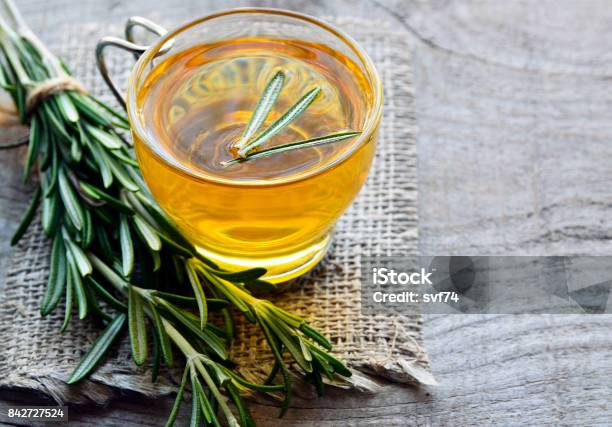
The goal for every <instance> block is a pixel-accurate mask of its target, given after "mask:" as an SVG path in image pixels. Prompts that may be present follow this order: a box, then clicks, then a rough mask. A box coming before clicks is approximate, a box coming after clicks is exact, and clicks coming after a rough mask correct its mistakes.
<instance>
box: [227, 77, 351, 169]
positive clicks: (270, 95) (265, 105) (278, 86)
mask: <svg viewBox="0 0 612 427" xmlns="http://www.w3.org/2000/svg"><path fill="white" fill-rule="evenodd" d="M284 83H285V74H284V73H283V72H282V71H278V72H277V73H276V74H275V75H274V76H273V77H272V79H271V80H270V81H269V82H268V84H267V85H266V88H265V89H264V91H263V93H262V95H261V98H260V99H259V101H258V102H257V106H256V107H255V111H253V114H252V115H251V119H250V120H249V123H248V124H247V126H246V128H245V130H244V132H243V134H242V136H241V137H240V140H238V141H237V142H236V143H235V144H234V148H237V149H238V157H237V158H235V159H231V160H228V161H225V162H223V163H222V164H223V165H224V166H230V165H233V164H236V163H242V162H245V161H247V160H254V159H259V158H262V157H268V156H272V155H274V154H279V153H284V152H286V151H291V150H298V149H303V148H309V147H316V146H318V145H323V144H331V143H334V142H339V141H344V140H345V139H349V138H353V137H354V136H357V135H360V134H361V132H355V131H347V132H339V133H334V134H331V135H325V136H320V137H315V138H309V139H305V140H301V141H295V142H290V143H287V144H282V145H277V146H273V147H270V148H266V149H263V150H258V151H254V150H256V149H257V147H259V146H260V145H262V144H264V143H266V142H268V141H269V140H270V139H271V138H272V137H274V136H275V135H276V134H278V133H279V132H281V131H282V130H283V129H284V128H286V127H287V126H289V125H290V124H291V123H293V122H294V121H295V120H297V119H298V118H299V117H300V116H301V115H302V113H304V111H306V110H307V109H308V107H310V105H311V104H312V103H313V102H314V101H315V100H316V98H317V97H318V96H319V94H320V93H321V89H320V88H319V87H315V88H314V89H312V90H310V91H308V92H307V93H306V94H305V95H304V96H302V98H300V100H299V101H297V102H296V103H295V104H294V105H293V106H291V107H290V108H289V109H288V110H287V111H286V112H285V113H284V114H283V115H282V116H281V117H280V118H279V119H278V120H276V121H275V122H274V123H272V124H271V125H270V126H268V127H267V128H266V129H265V130H263V131H262V132H261V133H260V134H259V135H257V136H256V137H254V138H253V136H254V135H255V133H256V132H257V130H258V129H259V128H260V127H261V125H263V123H264V122H265V120H266V118H267V117H268V115H269V114H270V111H272V108H273V107H274V104H275V103H276V100H277V99H278V96H279V94H280V92H281V91H282V89H283V85H284Z"/></svg>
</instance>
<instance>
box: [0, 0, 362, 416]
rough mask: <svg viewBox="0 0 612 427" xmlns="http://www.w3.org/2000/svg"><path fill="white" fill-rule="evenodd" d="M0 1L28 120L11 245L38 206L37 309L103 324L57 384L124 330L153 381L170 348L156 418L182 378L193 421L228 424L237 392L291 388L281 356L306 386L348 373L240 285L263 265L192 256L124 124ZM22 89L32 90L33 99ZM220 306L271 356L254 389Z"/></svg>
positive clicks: (1, 76) (11, 80)
mask: <svg viewBox="0 0 612 427" xmlns="http://www.w3.org/2000/svg"><path fill="white" fill-rule="evenodd" d="M1 4H2V5H3V7H4V11H3V13H2V15H0V48H1V51H2V55H1V62H0V85H1V86H2V87H3V88H4V89H5V90H6V91H8V92H9V93H10V95H11V96H12V98H13V100H14V103H15V106H16V109H17V112H18V114H19V117H20V118H21V121H22V122H23V123H28V124H29V125H30V139H29V144H28V153H27V158H26V162H25V168H24V180H27V179H28V178H29V177H30V176H31V175H32V174H33V173H35V174H36V175H37V176H38V180H37V183H36V186H37V187H36V191H35V194H34V196H33V198H32V201H31V203H30V206H29V207H28V209H27V211H26V214H25V215H24V217H23V220H22V222H21V223H20V225H19V226H18V228H17V231H16V233H15V236H14V238H13V240H12V243H16V242H17V241H18V240H19V239H20V238H21V237H22V235H23V234H24V232H25V231H26V229H27V228H28V226H29V225H30V224H31V222H32V220H33V219H34V218H35V216H36V215H35V214H36V212H37V211H38V210H39V208H40V212H41V214H40V218H41V222H42V227H43V229H44V231H45V233H46V234H47V236H48V237H49V238H50V240H51V241H52V250H51V256H50V264H51V267H50V274H49V279H48V284H47V290H46V293H45V295H44V298H43V301H42V304H41V313H42V314H43V315H47V314H49V313H51V312H53V311H54V310H55V309H56V308H57V307H58V306H60V302H61V301H62V300H63V301H64V307H65V311H64V322H63V325H62V327H61V331H63V330H65V329H66V327H67V326H68V324H69V322H70V321H71V318H72V317H73V311H76V313H77V316H78V318H79V319H85V318H90V319H97V320H98V321H100V322H102V323H104V324H105V329H104V330H103V332H102V333H101V334H100V336H99V337H98V338H97V340H96V341H95V342H94V344H93V345H92V347H91V348H90V349H89V351H88V352H87V353H86V354H85V355H84V356H83V358H82V359H81V361H80V362H79V363H78V365H77V367H76V368H75V370H74V372H73V373H72V375H71V377H70V379H69V383H74V382H77V381H79V380H81V379H83V378H85V377H87V376H88V375H89V374H90V373H91V372H92V371H93V370H94V369H95V367H96V366H97V365H98V364H99V363H100V362H101V361H102V359H103V358H104V356H105V355H106V354H107V352H108V350H109V348H111V346H112V344H113V342H114V341H115V340H116V339H117V338H118V337H119V335H120V334H121V333H122V331H124V330H127V331H128V334H129V339H130V345H131V349H132V356H133V359H134V361H135V363H136V364H139V365H141V364H144V363H145V362H147V360H149V359H151V360H152V375H153V379H155V377H156V376H157V372H158V370H159V367H160V364H161V362H162V361H163V362H164V364H165V365H166V366H168V367H170V366H173V363H174V357H173V354H174V353H173V351H174V350H178V351H180V353H182V355H183V356H184V358H185V361H186V362H185V373H184V375H183V378H182V382H181V386H180V390H179V393H178V395H177V399H176V403H175V405H174V408H173V410H172V412H171V414H170V417H169V420H168V425H171V424H172V423H173V422H174V419H175V418H176V415H177V412H178V408H179V406H180V403H181V401H182V398H183V394H184V390H185V388H186V384H187V383H188V382H189V383H190V384H191V393H192V424H193V425H199V423H200V421H201V418H202V419H203V421H205V423H206V424H212V425H218V424H219V419H218V414H223V416H224V418H225V420H226V421H227V423H228V424H229V425H238V424H241V425H253V421H252V419H251V416H250V415H249V411H248V409H247V407H246V405H245V404H244V402H243V400H242V397H241V395H242V394H243V393H244V392H246V391H248V390H254V391H262V392H269V393H282V394H284V404H283V408H282V410H281V415H282V414H283V413H284V411H286V409H287V407H288V404H289V399H290V395H291V381H290V377H289V371H288V367H287V363H295V364H296V365H297V366H298V367H299V369H300V370H301V371H302V372H303V374H304V375H305V376H306V378H307V379H309V380H310V381H311V382H312V383H313V384H314V385H315V387H316V389H317V391H318V392H319V393H322V390H323V379H324V378H328V379H330V380H331V379H333V378H334V375H340V376H349V375H350V374H351V373H350V371H349V370H348V369H347V368H346V367H345V366H344V365H343V364H342V363H341V362H340V361H338V360H337V359H335V358H334V357H333V356H331V355H330V354H329V353H327V350H329V349H330V348H331V346H330V343H329V342H328V341H327V340H326V339H325V338H324V337H323V336H322V335H321V334H320V333H319V332H317V331H316V330H315V329H313V328H312V327H310V326H309V325H308V323H307V322H306V321H305V319H303V318H301V317H299V316H296V315H294V314H291V313H288V312H286V311H285V310H282V309H281V308H279V307H276V306H275V305H273V304H272V303H270V302H269V301H267V300H264V299H260V298H257V297H255V296H254V295H253V294H252V293H251V292H250V289H253V288H254V287H255V288H257V289H262V288H265V287H270V286H272V285H270V284H268V283H266V282H264V281H262V280H260V278H261V277H262V276H263V275H264V274H265V272H266V270H265V269H263V268H255V269H250V270H245V271H241V272H229V271H225V270H223V269H221V268H219V267H218V266H217V265H215V264H214V263H213V262H211V261H210V260H208V259H206V258H204V257H203V256H202V255H200V254H199V253H198V252H197V251H196V249H195V248H194V247H193V245H192V244H191V243H190V242H189V241H188V240H187V239H186V238H185V237H184V236H183V235H182V234H181V232H180V231H179V230H178V229H177V228H176V227H175V226H174V224H173V223H172V221H171V220H170V219H169V218H168V217H167V216H166V215H165V213H164V212H163V211H162V210H161V209H160V208H159V207H158V205H157V204H156V203H155V201H154V199H153V198H152V196H151V194H150V193H149V192H148V190H147V188H146V186H145V184H144V182H143V180H142V178H141V176H140V173H139V171H138V166H137V163H136V162H135V159H134V154H133V150H132V149H131V147H129V145H127V144H126V143H125V141H124V140H123V138H122V137H121V135H120V134H119V133H118V131H117V129H120V128H127V127H128V123H127V121H126V119H125V118H124V117H123V116H122V115H121V114H118V113H117V112H115V111H113V110H112V109H111V108H109V107H108V106H106V105H105V104H103V103H102V102H100V101H99V100H97V99H96V98H94V97H92V96H91V95H89V94H87V93H84V92H82V91H79V90H77V89H78V85H77V84H76V83H75V82H74V81H73V80H72V79H71V77H70V73H69V71H68V70H67V68H66V67H65V66H64V65H63V64H62V63H61V62H60V60H59V59H57V58H56V57H55V56H53V55H52V54H51V53H50V52H49V51H48V49H47V48H46V47H45V46H44V45H43V44H42V43H41V42H40V40H39V39H38V38H36V36H35V35H34V34H33V33H32V32H31V31H30V30H29V28H28V27H27V26H26V25H25V23H24V22H23V19H22V18H21V16H20V15H19V13H18V11H17V10H16V8H15V6H14V4H13V3H12V1H11V0H2V2H1ZM50 81H51V82H58V81H59V82H62V84H63V85H64V89H63V90H61V91H57V92H53V91H51V90H50V89H45V90H47V92H48V93H46V94H43V95H44V96H40V92H41V87H42V88H45V86H44V85H47V86H49V85H48V83H49V82H50ZM34 93H37V96H40V98H39V99H38V101H37V103H33V100H32V94H34ZM212 310H219V311H220V312H221V316H219V317H221V318H222V319H223V320H224V321H223V322H222V323H221V322H219V323H220V324H215V323H214V322H212V321H210V318H209V315H208V314H209V311H212ZM233 310H237V311H239V312H240V313H242V314H243V315H244V316H245V317H246V318H247V319H248V320H249V321H250V322H253V323H256V324H258V325H259V326H260V328H261V330H262V331H263V334H264V336H265V339H266V341H267V343H268V345H269V347H270V350H271V351H272V353H273V355H274V358H275V361H276V362H275V365H274V367H273V369H272V372H271V373H270V375H269V379H268V381H266V383H265V384H254V383H251V382H249V381H247V380H246V379H244V378H243V377H241V376H240V375H238V374H236V373H235V372H234V371H233V364H232V362H231V360H229V357H228V354H229V351H228V349H229V345H230V344H231V342H232V339H233V333H234V325H233V320H232V311H233ZM149 349H152V355H151V357H149ZM279 373H280V378H277V377H278V376H279V375H278V374H279ZM225 396H227V397H228V398H229V401H231V402H232V403H233V404H234V407H235V411H237V415H236V414H235V412H233V411H232V409H231V408H230V406H229V405H228V400H227V399H226V397H225Z"/></svg>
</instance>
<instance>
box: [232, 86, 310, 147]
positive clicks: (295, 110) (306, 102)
mask: <svg viewBox="0 0 612 427" xmlns="http://www.w3.org/2000/svg"><path fill="white" fill-rule="evenodd" d="M320 92H321V89H320V88H318V87H316V88H314V89H312V90H311V91H309V92H308V93H307V94H306V95H304V96H303V97H302V98H301V99H300V100H299V101H298V102H296V103H295V104H294V105H293V106H292V107H291V108H289V109H288V110H287V111H286V112H285V114H283V115H282V116H281V117H280V118H279V119H278V120H276V121H275V122H274V123H272V124H271V125H270V127H268V128H267V129H266V130H264V131H263V132H262V133H260V134H259V135H258V136H257V137H256V138H255V139H254V140H252V141H251V142H249V143H248V144H247V145H246V146H244V147H242V148H240V150H238V154H239V155H240V157H245V156H246V155H247V153H249V152H250V151H251V150H253V149H254V148H256V147H258V146H260V145H261V144H263V143H264V142H266V141H268V140H269V139H270V138H272V137H273V136H274V135H276V134H277V133H279V132H280V131H281V130H283V129H284V128H285V127H286V126H287V125H289V124H290V123H292V122H294V121H295V120H296V119H297V118H298V117H299V116H301V115H302V113H303V112H304V111H306V109H307V108H308V107H309V106H310V104H312V102H313V101H314V100H315V98H316V97H317V96H318V95H319V93H320Z"/></svg>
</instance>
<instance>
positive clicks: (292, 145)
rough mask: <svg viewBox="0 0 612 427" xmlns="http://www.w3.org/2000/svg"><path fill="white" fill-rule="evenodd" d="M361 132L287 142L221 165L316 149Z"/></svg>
mask: <svg viewBox="0 0 612 427" xmlns="http://www.w3.org/2000/svg"><path fill="white" fill-rule="evenodd" d="M360 134H361V132H353V131H350V132H340V133H335V134H332V135H325V136H319V137H316V138H310V139H304V140H301V141H296V142H289V143H287V144H281V145H276V146H274V147H270V148H266V149H263V150H259V151H257V152H255V153H253V154H247V155H246V156H245V157H242V158H236V159H231V160H228V161H226V162H224V163H223V165H224V166H229V165H232V164H236V163H241V162H246V161H247V160H254V159H260V158H262V157H269V156H272V155H274V154H279V153H284V152H286V151H291V150H298V149H303V148H310V147H316V146H318V145H323V144H331V143H333V142H339V141H344V140H345V139H349V138H353V137H355V136H357V135H360Z"/></svg>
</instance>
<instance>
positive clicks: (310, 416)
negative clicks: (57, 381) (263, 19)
mask: <svg viewBox="0 0 612 427" xmlns="http://www.w3.org/2000/svg"><path fill="white" fill-rule="evenodd" d="M21 3H22V2H21V1H20V7H22V8H23V10H24V11H26V12H27V13H28V18H29V19H30V18H31V22H32V24H33V25H34V26H35V28H36V29H37V30H38V31H41V32H43V34H45V35H46V36H47V37H52V28H50V26H51V24H52V23H53V22H55V21H56V20H57V19H60V16H62V18H63V19H69V18H70V17H73V18H74V19H76V18H75V17H76V16H78V17H81V18H85V17H86V16H87V13H89V15H88V16H90V17H91V16H94V17H96V18H97V19H108V20H109V22H120V21H122V20H124V19H125V18H126V17H127V16H129V15H132V14H142V15H145V16H152V15H155V14H156V13H157V14H160V13H162V12H161V9H162V8H164V12H163V13H164V16H166V17H168V19H176V20H177V21H180V20H183V19H186V18H188V17H190V16H195V15H201V14H204V13H207V12H209V11H212V10H214V9H219V8H227V7H229V6H230V4H228V3H229V2H221V1H211V0H208V1H205V2H197V1H195V0H194V1H182V2H179V1H167V2H164V4H163V5H161V4H160V5H156V6H155V9H156V10H157V12H152V11H151V10H150V6H148V4H149V2H146V1H144V0H139V1H131V2H119V1H98V2H92V1H84V2H80V4H81V6H76V5H75V3H74V2H73V1H72V0H58V1H53V2H43V1H41V0H38V1H31V0H30V1H28V0H24V1H23V6H22V5H21ZM253 4H258V5H266V6H273V7H285V8H290V9H295V10H300V11H303V12H306V13H311V14H314V15H318V16H325V15H338V14H345V15H352V16H362V17H368V18H381V19H386V20H390V21H392V22H395V23H396V25H398V28H400V27H402V28H404V29H406V30H408V31H409V32H410V33H411V34H412V39H413V42H414V58H415V59H414V61H415V62H414V70H415V73H416V94H417V98H416V99H417V118H418V121H419V127H420V133H419V137H418V140H419V171H420V176H419V199H420V206H419V221H420V223H419V229H420V230H419V232H420V236H421V237H420V239H421V240H420V247H421V252H422V253H423V254H430V255H443V254H462V255H485V254H515V255H544V254H546V255H562V254H578V253H579V254H588V255H595V254H606V255H608V254H610V253H611V252H612V247H611V242H610V240H611V239H612V232H611V231H610V226H609V224H610V220H609V217H610V213H611V210H612V209H611V207H612V202H611V200H612V185H610V182H612V172H611V170H612V168H611V167H610V165H611V164H612V162H611V161H610V160H612V126H610V116H611V115H612V108H611V107H612V90H610V81H611V80H610V77H612V46H611V45H612V26H611V25H610V22H611V19H612V8H610V7H609V3H607V2H604V1H586V0H584V1H580V2H575V1H538V2H533V1H512V2H502V1H488V2H482V1H440V0H438V1H432V2H422V1H376V2H374V1H357V2H352V1H344V0H342V1H334V2H325V1H287V2H283V1H260V2H243V3H242V2H241V3H240V5H253ZM67 5H71V6H72V7H71V8H68V9H65V6H67ZM234 5H238V4H237V3H234V2H232V4H231V6H234ZM86 10H87V11H88V12H87V13H85V11H86ZM0 156H1V157H0V162H1V164H2V168H1V169H0V174H1V175H0V176H1V177H2V178H3V183H4V184H5V185H4V186H3V187H2V188H0V224H1V225H2V230H3V231H2V233H3V234H2V239H3V243H2V245H3V246H0V250H1V251H3V252H1V253H0V262H2V263H4V265H6V262H7V261H6V255H5V254H6V252H7V250H8V249H7V248H8V247H7V246H6V244H5V243H4V242H5V240H4V239H5V237H6V236H8V235H9V234H10V233H9V232H8V231H9V229H11V228H12V227H14V224H15V221H16V220H17V218H18V214H19V212H20V210H21V209H22V208H23V206H24V203H25V200H26V197H24V196H23V194H22V191H23V187H22V186H21V185H20V184H19V178H18V177H19V175H20V174H19V171H18V169H19V168H18V165H17V163H18V161H17V160H18V159H19V154H18V153H2V152H0ZM0 286H1V285H0ZM611 329H612V316H608V315H600V316H596V315H584V316H579V315H572V316H567V315H564V316H552V315H550V316H497V315H454V316H427V317H426V319H425V323H424V334H425V345H426V347H427V349H428V351H429V354H430V358H431V360H432V366H433V371H434V374H435V375H436V377H437V379H438V381H439V382H440V386H438V387H436V388H428V389H421V390H417V389H413V388H406V387H399V386H396V385H391V384H389V385H386V386H385V388H384V390H383V392H382V393H380V394H378V395H375V396H364V395H360V394H357V393H340V392H334V393H332V394H331V395H330V396H328V397H327V398H326V399H320V400H314V401H298V402H296V403H295V405H294V406H295V407H294V408H293V409H292V410H291V411H290V412H289V413H288V414H287V416H286V417H285V418H284V419H283V420H281V421H279V420H278V419H277V418H276V413H277V409H276V408H272V407H270V406H269V405H264V404H258V405H253V411H254V414H255V417H256V419H257V420H258V422H259V425H262V426H276V425H291V426H294V425H299V426H336V425H343V426H369V425H384V426H394V425H492V424H497V425H524V424H529V425H609V424H610V422H611V420H612V407H611V406H610V403H609V401H610V397H611V396H612V387H611V385H610V381H609V378H610V377H611V376H612V335H611V334H610V330H611ZM15 398H19V399H24V398H28V399H31V398H32V397H31V396H24V395H15V396H4V400H3V401H0V410H1V409H2V407H6V405H9V404H10V402H11V401H12V399H15ZM169 407H170V401H169V400H168V399H162V400H160V401H155V402H143V401H140V400H139V399H137V398H135V397H133V396H128V397H126V398H125V399H122V400H121V401H119V402H114V403H113V404H111V405H110V406H109V407H108V408H84V409H81V410H79V411H78V412H77V411H76V410H75V411H73V412H71V417H70V418H71V420H72V423H71V425H83V426H84V425H93V424H95V425H105V426H122V427H129V426H145V425H146V426H150V425H162V423H163V420H164V418H165V416H166V414H167V412H168V410H169ZM181 421H182V422H183V423H185V422H186V418H185V414H182V418H181ZM181 425H182V424H181Z"/></svg>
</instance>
